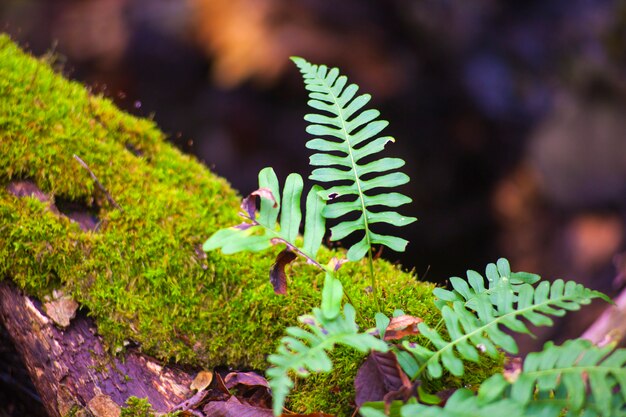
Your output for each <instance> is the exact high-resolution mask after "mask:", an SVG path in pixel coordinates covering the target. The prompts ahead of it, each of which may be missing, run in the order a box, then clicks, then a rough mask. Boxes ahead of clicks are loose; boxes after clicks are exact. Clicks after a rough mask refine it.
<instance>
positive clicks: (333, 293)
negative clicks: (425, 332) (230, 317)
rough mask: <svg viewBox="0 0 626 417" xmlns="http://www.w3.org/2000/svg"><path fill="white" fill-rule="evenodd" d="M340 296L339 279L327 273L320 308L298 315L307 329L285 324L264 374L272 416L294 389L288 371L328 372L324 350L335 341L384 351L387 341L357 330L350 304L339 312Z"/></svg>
mask: <svg viewBox="0 0 626 417" xmlns="http://www.w3.org/2000/svg"><path fill="white" fill-rule="evenodd" d="M342 298H343V287H342V285H341V282H339V280H337V279H336V278H334V277H333V276H332V275H331V274H329V273H327V274H326V278H325V281H324V289H323V290H322V304H321V308H314V309H313V314H312V315H305V316H300V317H299V319H298V320H299V321H300V322H301V323H302V324H303V325H304V326H305V327H306V329H303V328H301V327H288V328H287V330H286V332H287V336H284V337H283V338H282V339H281V341H280V346H279V347H278V349H277V353H276V354H273V355H270V356H269V357H268V358H267V360H268V362H269V363H270V364H272V365H273V366H272V367H271V368H269V369H268V370H267V372H266V375H267V376H268V380H269V385H270V388H271V389H272V395H273V409H274V415H280V413H281V411H282V407H283V404H284V403H285V398H286V397H287V395H288V394H289V391H290V390H291V388H293V385H294V384H293V381H292V380H291V378H290V376H289V373H290V372H293V373H295V374H296V375H297V376H301V377H306V376H307V375H309V373H310V372H329V371H330V370H331V369H332V362H331V360H330V358H329V357H328V354H327V351H330V350H332V349H333V347H334V346H335V345H336V344H343V345H346V346H350V347H352V348H354V349H357V350H358V351H360V352H367V351H369V350H377V351H379V352H386V351H387V349H388V347H387V344H386V343H385V342H383V341H382V340H380V339H378V338H377V337H374V336H372V335H371V334H369V333H367V332H366V333H359V328H358V326H357V324H356V322H355V316H356V312H355V310H354V307H352V305H350V304H346V305H345V306H344V308H343V314H341V312H340V310H341V300H342Z"/></svg>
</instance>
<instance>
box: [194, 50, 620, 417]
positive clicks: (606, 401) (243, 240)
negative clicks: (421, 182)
mask: <svg viewBox="0 0 626 417" xmlns="http://www.w3.org/2000/svg"><path fill="white" fill-rule="evenodd" d="M293 60H294V62H295V63H296V65H297V66H298V67H299V68H300V71H301V72H302V74H303V76H304V81H305V84H306V87H307V90H309V92H310V94H309V97H310V99H311V100H310V101H309V105H310V106H311V107H313V108H314V109H316V110H318V111H320V112H322V113H321V114H308V115H306V116H305V119H306V120H308V121H309V122H311V123H312V124H311V125H310V126H309V127H308V128H307V132H309V133H311V134H313V135H319V136H323V137H325V138H314V139H312V140H310V141H309V142H307V147H308V148H311V149H314V150H316V151H319V153H316V154H313V155H312V156H311V158H310V162H311V165H314V166H322V168H317V169H315V170H313V172H312V174H311V176H310V177H309V178H310V179H312V180H315V181H317V182H321V183H331V186H330V188H328V189H324V188H322V187H321V186H320V185H314V186H313V187H312V188H311V191H309V194H308V196H307V199H306V209H307V220H306V222H305V226H304V230H305V232H304V242H303V245H302V246H300V245H298V243H297V242H296V239H297V237H298V236H297V231H298V228H299V226H300V221H301V218H302V215H301V212H300V196H301V194H302V189H303V181H302V178H301V177H300V175H298V174H290V175H289V177H288V178H287V182H286V184H285V188H284V191H283V194H282V199H283V201H282V203H283V206H282V207H281V197H280V191H279V188H278V180H277V178H276V175H275V174H274V172H273V170H272V169H271V168H265V169H264V170H262V171H261V172H260V173H259V189H258V190H256V191H254V192H253V193H252V194H250V195H249V196H248V197H246V198H245V199H244V200H243V203H242V205H241V207H242V212H241V213H240V215H241V216H242V217H243V218H244V222H243V223H240V224H238V225H236V226H233V227H230V228H228V229H222V230H220V231H218V232H217V233H215V234H214V235H213V236H211V237H210V238H209V239H208V240H207V241H206V242H205V244H204V246H203V248H204V249H205V250H209V251H210V250H214V249H218V248H221V249H222V252H223V253H227V254H228V253H237V252H241V251H250V252H258V251H261V250H264V249H268V248H270V247H271V246H272V245H276V244H281V245H283V244H284V245H285V249H284V250H283V251H282V252H281V253H280V254H279V255H278V257H277V258H276V262H275V264H274V266H273V268H272V271H271V272H270V281H271V282H272V283H273V284H274V289H275V291H276V292H280V293H283V292H284V291H285V287H286V283H285V279H286V278H285V274H284V267H285V265H287V264H289V263H290V262H292V261H293V260H295V259H296V258H297V256H298V255H299V256H302V257H304V258H305V259H307V261H308V262H309V263H310V264H312V265H315V266H316V267H317V268H319V269H321V270H322V271H324V272H325V281H324V288H323V290H322V299H321V303H320V307H315V308H313V309H312V312H311V314H306V315H302V316H300V317H299V318H298V319H299V321H300V326H292V327H288V328H287V329H286V336H284V337H283V338H282V339H281V343H280V345H279V346H278V349H277V351H276V353H275V354H273V355H270V356H269V358H268V361H269V362H270V363H271V364H272V367H270V368H269V369H268V370H267V373H266V374H267V376H268V378H269V384H270V387H271V388H272V393H273V412H274V415H276V416H278V415H281V413H282V411H283V405H284V403H285V400H286V398H287V396H288V395H289V394H290V392H291V390H292V389H293V388H294V386H295V382H294V376H298V377H300V378H310V377H311V376H312V375H315V374H319V373H328V372H330V371H331V370H333V368H334V367H335V366H334V364H333V360H332V359H331V357H330V356H329V354H330V353H331V352H333V350H334V349H335V347H336V346H344V347H349V348H352V349H354V350H356V351H358V352H361V353H362V354H365V353H368V352H371V354H370V355H369V357H368V359H367V361H366V363H365V364H364V366H363V367H362V368H361V369H360V370H359V373H358V374H357V377H356V380H355V386H356V387H357V392H356V401H357V404H358V405H359V406H360V409H359V412H360V414H361V415H362V416H364V417H385V416H391V417H413V416H417V415H420V416H421V415H429V416H443V417H483V416H485V415H490V414H493V415H511V416H520V417H521V416H523V415H545V416H550V417H558V416H560V415H562V413H564V412H567V415H568V416H570V415H572V416H573V415H584V416H589V417H591V416H600V417H613V416H617V415H625V414H626V410H625V409H626V395H625V393H626V369H624V364H625V363H626V350H625V349H615V346H607V347H604V348H598V347H595V346H593V345H592V344H591V343H590V342H588V341H583V340H575V341H569V342H567V343H566V344H565V345H563V346H561V347H555V346H554V345H553V344H551V343H549V344H547V345H546V347H545V348H544V350H543V351H542V352H540V353H536V354H531V355H529V356H528V357H527V358H526V360H525V362H524V366H523V368H522V369H520V370H518V371H517V372H514V373H512V372H510V373H509V374H508V375H507V376H504V375H502V374H500V373H495V374H494V375H492V376H491V377H489V378H486V379H481V378H480V377H479V378H478V380H477V381H476V382H477V383H478V384H480V388H479V390H478V394H477V395H476V394H475V393H474V392H473V391H472V390H471V389H468V388H474V389H475V387H472V386H469V387H468V386H466V387H464V388H461V389H457V390H455V392H454V393H453V394H452V395H451V396H450V398H449V399H448V400H447V401H443V399H442V398H440V397H439V396H437V395H434V394H437V391H441V389H442V388H445V389H450V388H458V387H453V386H451V385H448V384H446V383H444V384H437V383H436V381H437V380H441V379H442V378H444V376H445V375H448V376H449V375H453V376H455V377H458V378H462V377H464V375H465V374H466V363H467V362H468V361H469V362H474V363H475V364H483V365H485V364H486V363H485V362H486V361H485V357H491V358H492V359H496V360H497V359H498V358H499V357H500V355H501V353H502V351H504V352H507V353H511V354H516V353H518V347H517V343H516V341H515V339H514V338H513V337H512V336H511V335H510V334H509V333H523V334H531V331H530V330H529V329H528V327H527V325H526V322H529V323H531V324H532V325H533V326H552V325H553V321H552V319H551V316H556V317H560V316H563V315H565V314H566V313H567V312H568V311H574V310H578V309H580V307H581V306H582V305H585V304H589V303H590V302H591V300H592V299H594V298H602V299H604V300H605V301H609V302H610V299H608V298H607V297H606V296H605V295H604V294H602V293H600V292H597V291H593V290H590V289H588V288H585V287H584V286H582V285H581V284H577V283H576V282H573V281H568V282H564V281H563V280H560V279H559V280H555V281H554V282H552V283H550V282H548V281H541V278H540V277H539V276H538V275H535V274H529V273H525V272H512V271H511V267H510V265H509V263H508V261H507V260H505V259H500V260H498V262H497V264H489V265H488V266H487V268H486V271H485V272H486V274H485V275H486V283H487V285H485V278H484V277H483V276H482V275H480V274H479V273H477V272H475V271H468V272H467V280H464V279H461V278H458V277H453V278H451V279H450V283H451V285H452V290H446V289H442V288H436V289H435V290H434V291H433V294H434V295H435V297H436V300H435V302H434V304H435V308H436V310H438V311H439V312H440V316H441V318H440V319H439V321H438V322H437V324H436V325H434V327H431V326H430V325H429V324H428V323H425V322H423V321H422V320H421V318H419V317H414V316H410V315H406V314H405V313H404V311H402V310H395V311H394V314H393V318H390V317H388V316H387V315H386V314H384V313H383V312H380V311H377V312H376V314H375V315H374V316H373V320H372V321H373V322H375V328H372V329H369V330H365V331H360V328H359V326H358V325H357V322H356V311H357V310H356V309H355V307H357V308H359V307H360V305H359V304H358V303H354V301H353V300H352V299H350V297H348V300H349V301H350V303H346V304H343V298H344V294H345V293H344V286H343V285H342V282H341V280H340V279H338V278H337V276H336V272H337V271H338V270H339V268H340V267H341V265H342V260H337V259H335V260H334V261H333V262H331V263H329V264H328V265H327V266H324V263H323V262H322V261H321V260H320V259H317V258H316V257H315V254H316V253H317V251H318V248H319V246H320V244H321V239H322V236H323V235H324V230H325V223H326V219H330V220H332V219H336V218H341V217H343V216H345V215H347V214H353V213H354V212H356V213H357V215H356V216H357V218H356V219H353V220H343V221H340V222H339V223H338V224H337V225H335V226H334V227H332V228H331V229H330V230H331V240H339V239H342V238H344V237H346V236H348V235H350V234H352V233H353V232H357V231H361V232H363V234H364V236H363V237H362V239H361V240H360V241H359V243H356V244H354V245H352V246H351V248H350V249H349V250H348V252H347V260H351V261H359V260H361V259H363V257H364V256H365V255H366V254H368V255H369V256H368V264H369V267H370V277H371V282H372V287H371V288H372V293H373V295H374V298H375V301H376V305H377V307H378V306H379V302H378V298H377V295H376V292H377V291H376V288H377V284H376V279H375V272H374V268H373V265H374V262H373V259H372V246H371V245H372V244H374V243H378V244H381V245H385V246H388V247H390V248H392V249H395V250H399V251H403V250H404V249H405V247H406V244H407V242H406V241H405V240H403V239H401V238H398V237H395V236H384V235H378V234H375V233H374V232H372V231H371V230H370V226H371V224H374V223H377V222H385V223H389V224H392V225H395V226H403V225H405V224H408V223H411V222H413V221H414V220H415V219H414V218H408V217H404V216H401V215H400V214H398V213H396V212H393V211H380V210H381V207H397V206H399V205H402V204H405V203H407V202H409V201H410V199H409V198H408V197H406V196H404V195H402V194H399V193H396V192H392V193H387V194H380V193H379V189H380V188H393V187H396V186H398V185H402V184H405V183H406V182H407V181H408V177H407V176H406V175H404V174H402V173H398V172H391V173H389V171H393V170H395V169H397V168H399V167H401V166H403V165H404V161H403V160H401V159H398V158H379V157H378V156H377V155H376V156H373V155H375V154H377V153H379V152H380V151H382V149H383V148H384V145H385V144H386V143H388V142H389V141H393V139H392V138H389V137H378V138H376V135H378V134H379V133H380V132H381V131H382V130H383V129H384V128H385V126H386V125H387V122H384V121H378V120H376V118H377V117H378V116H379V112H378V111H376V110H365V111H362V108H363V107H364V105H365V104H367V102H368V101H369V100H370V96H369V95H360V96H356V97H355V94H356V92H357V90H358V87H357V86H356V85H355V84H350V85H347V78H346V77H345V76H340V75H339V70H338V69H337V68H333V69H330V70H329V69H328V68H327V67H326V66H324V65H320V66H318V65H313V64H310V63H308V62H306V61H305V60H303V59H301V58H294V59H293ZM346 85H347V87H346ZM372 156H373V157H372ZM364 157H371V158H369V160H368V162H367V163H362V164H359V163H358V162H359V161H360V160H361V159H362V158H364ZM346 168H347V169H346ZM383 172H387V173H386V174H384V175H381V173H383ZM368 174H376V176H372V175H369V176H368ZM364 177H366V178H364ZM337 182H340V184H339V185H338V184H337ZM372 190H376V191H372ZM257 196H258V197H259V198H260V200H261V205H260V210H259V211H258V214H257V210H256V197H257ZM344 196H349V197H351V198H349V199H348V200H345V199H344V200H342V201H340V202H336V200H335V199H336V198H337V197H344ZM372 206H374V207H377V209H375V210H373V211H372V210H370V207H372ZM279 212H280V215H281V216H280V217H281V218H280V224H277V220H278V214H279ZM540 281H541V282H540ZM347 284H348V287H349V285H350V283H349V282H348V283H347ZM535 284H537V285H536V286H535ZM351 303H354V305H353V304H351ZM394 320H395V323H394ZM398 323H404V324H402V325H400V324H398ZM408 323H412V324H408ZM504 329H506V330H508V332H509V333H507V332H504V331H503V330H504ZM417 335H419V337H416V336H417ZM397 340H399V341H400V342H397ZM487 362H488V361H487ZM444 371H446V372H447V374H444ZM337 372H340V371H338V370H335V373H337ZM585 375H588V376H589V380H588V381H585ZM446 382H447V381H446ZM372 386H377V388H372ZM435 387H436V388H435ZM383 396H384V398H385V399H386V401H385V402H382V401H379V400H380V399H381V398H383ZM372 397H374V398H372ZM388 398H389V399H388ZM394 398H403V399H404V402H401V401H396V402H393V401H392V400H393V399H394ZM418 399H419V402H418ZM368 401H369V402H368ZM372 401H375V402H372ZM440 404H443V405H442V406H440Z"/></svg>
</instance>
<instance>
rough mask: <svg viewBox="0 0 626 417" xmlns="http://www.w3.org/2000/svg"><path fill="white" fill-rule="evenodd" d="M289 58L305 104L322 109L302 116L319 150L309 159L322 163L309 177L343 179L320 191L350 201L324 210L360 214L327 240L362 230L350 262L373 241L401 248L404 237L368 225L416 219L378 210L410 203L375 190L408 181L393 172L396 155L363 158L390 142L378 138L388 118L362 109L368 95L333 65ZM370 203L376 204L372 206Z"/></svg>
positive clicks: (338, 215) (328, 215)
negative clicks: (300, 78)
mask: <svg viewBox="0 0 626 417" xmlns="http://www.w3.org/2000/svg"><path fill="white" fill-rule="evenodd" d="M292 60H293V61H294V63H295V64H296V65H297V66H298V68H299V69H300V72H301V73H302V75H303V77H304V82H305V86H306V89H307V90H309V97H310V101H309V102H308V104H309V106H311V107H312V108H313V109H315V110H319V111H321V112H322V113H323V114H319V113H315V114H307V115H306V116H305V120H307V121H308V122H309V123H310V125H309V126H308V127H307V129H306V131H307V132H308V133H310V134H311V135H314V136H316V138H314V139H312V140H310V141H308V142H307V144H306V146H307V148H309V149H312V150H315V151H318V152H317V153H314V154H313V155H312V156H311V158H310V163H311V165H313V166H318V167H320V168H316V169H314V170H313V172H312V173H311V176H310V177H309V178H310V179H312V180H314V181H318V182H320V183H331V182H336V181H340V182H343V184H340V185H333V186H330V187H329V188H328V189H326V190H324V191H323V193H320V194H321V195H322V196H323V197H324V198H325V199H327V200H332V199H334V197H336V196H348V201H342V202H337V203H333V204H330V205H328V206H327V207H326V209H325V210H324V212H323V214H324V216H325V217H326V218H329V219H340V218H343V217H344V216H348V215H350V214H353V213H355V212H356V213H358V217H357V218H356V219H354V220H344V221H342V222H340V223H339V224H337V225H336V226H334V227H332V228H331V240H333V241H337V240H341V239H343V238H345V237H347V236H350V235H352V234H353V233H355V232H361V231H362V232H363V237H362V239H361V240H360V241H359V242H357V243H356V244H354V245H353V246H351V247H350V249H349V250H348V259H349V260H351V261H358V260H359V259H361V258H363V257H364V256H365V254H366V253H367V252H368V251H370V250H371V246H372V245H373V244H379V245H384V246H387V247H389V248H391V249H393V250H395V251H397V252H403V251H404V250H405V248H406V245H407V241H406V240H404V239H401V238H398V237H395V236H385V235H380V234H376V233H374V232H372V231H371V225H372V224H374V223H387V224H391V225H393V226H405V225H407V224H410V223H412V222H414V221H415V220H416V219H415V218H414V217H407V216H402V215H400V214H399V213H397V212H395V211H384V210H381V209H380V207H389V208H395V207H399V206H401V205H404V204H407V203H409V202H411V199H410V198H408V197H406V196H404V195H402V194H400V193H386V194H378V195H377V194H376V192H377V191H378V190H379V189H380V188H394V187H397V186H400V185H403V184H406V183H407V182H408V181H409V177H408V176H407V175H406V174H403V173H401V172H397V171H396V170H397V169H399V168H401V167H402V166H404V161H403V160H402V159H399V158H378V159H374V160H372V161H369V162H363V160H364V159H365V158H366V157H371V158H369V159H372V158H375V156H376V154H377V153H379V152H380V151H382V149H383V148H384V146H385V144H387V143H388V142H393V138H391V137H377V136H378V134H379V133H380V132H381V131H382V130H383V129H384V128H385V127H386V126H387V125H388V122H387V121H384V120H378V117H379V116H380V113H379V112H378V110H373V109H368V110H363V107H364V106H365V105H366V104H367V103H368V102H369V101H370V99H371V96H370V95H368V94H362V95H359V96H357V95H356V93H357V91H358V86H357V85H355V84H349V85H348V79H347V78H346V76H344V75H340V74H339V70H338V69H337V68H333V69H328V67H326V66H325V65H320V66H318V65H313V64H310V63H309V62H307V61H305V60H304V59H302V58H297V57H293V58H292ZM337 154H339V155H337ZM346 183H347V184H346ZM375 190H376V191H375ZM373 207H379V208H378V209H376V210H373V209H372V208H373Z"/></svg>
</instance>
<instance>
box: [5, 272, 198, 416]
mask: <svg viewBox="0 0 626 417" xmlns="http://www.w3.org/2000/svg"><path fill="white" fill-rule="evenodd" d="M0 320H1V321H2V323H3V325H4V326H5V327H6V329H7V330H8V332H9V334H10V336H11V338H12V339H13V341H14V343H15V346H16V348H17V350H18V351H19V352H20V354H21V355H22V358H23V361H24V364H25V365H26V368H27V369H28V372H29V374H30V376H31V378H32V380H33V383H34V385H35V387H36V388H37V390H38V391H39V394H40V396H41V399H42V402H43V404H44V406H45V408H46V411H47V412H48V414H49V415H50V416H51V417H61V416H65V415H67V414H68V413H69V412H70V411H78V410H85V409H86V410H89V412H90V413H92V414H93V415H95V416H96V417H117V416H119V415H120V411H121V407H122V406H124V404H125V402H126V400H127V399H128V398H129V397H131V396H135V397H139V398H146V399H147V400H148V401H149V402H150V403H151V404H152V407H153V408H154V409H155V411H157V412H167V411H169V410H171V409H173V408H174V407H175V406H176V405H177V404H179V403H181V402H182V401H184V400H185V399H186V397H187V396H188V395H189V388H188V387H189V384H190V383H191V381H192V377H191V375H190V374H188V373H187V372H185V371H183V370H180V369H177V368H172V367H167V366H163V365H161V364H159V363H158V362H157V361H155V360H153V359H151V358H149V357H147V356H144V355H142V354H140V353H139V352H136V351H133V350H132V349H131V350H130V351H129V352H127V353H125V354H124V355H120V356H116V355H112V354H111V353H110V352H108V351H107V350H106V349H105V348H104V346H103V344H102V341H101V339H100V337H99V336H98V334H97V332H96V328H95V326H94V325H93V323H92V322H91V320H90V319H89V318H88V317H86V316H85V315H84V314H80V313H79V315H78V316H77V317H76V318H74V319H73V320H72V321H71V323H70V325H69V326H68V327H67V328H65V329H62V328H59V327H58V326H57V325H56V324H55V323H54V321H53V320H52V319H51V318H49V317H48V316H46V314H45V313H44V312H43V308H42V306H41V303H39V302H38V301H37V300H34V299H32V298H30V297H28V296H26V295H24V294H23V293H22V292H21V291H20V290H19V289H17V288H16V287H15V286H14V285H13V284H11V283H10V282H7V281H5V282H0Z"/></svg>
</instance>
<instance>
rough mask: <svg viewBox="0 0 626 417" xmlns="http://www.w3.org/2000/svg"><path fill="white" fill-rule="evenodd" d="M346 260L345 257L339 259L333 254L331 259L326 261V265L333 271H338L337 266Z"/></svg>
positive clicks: (339, 266)
mask: <svg viewBox="0 0 626 417" xmlns="http://www.w3.org/2000/svg"><path fill="white" fill-rule="evenodd" d="M346 262H348V260H347V259H346V258H343V259H339V258H337V257H336V256H333V257H332V259H331V260H330V262H328V266H329V267H330V268H331V269H332V270H333V271H335V272H337V271H339V268H341V265H343V264H345V263H346Z"/></svg>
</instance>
